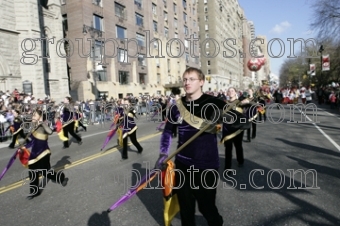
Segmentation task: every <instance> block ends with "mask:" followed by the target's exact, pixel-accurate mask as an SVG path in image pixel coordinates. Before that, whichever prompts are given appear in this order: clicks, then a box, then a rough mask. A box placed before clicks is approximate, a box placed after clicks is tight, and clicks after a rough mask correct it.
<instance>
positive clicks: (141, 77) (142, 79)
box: [139, 73, 146, 84]
mask: <svg viewBox="0 0 340 226" xmlns="http://www.w3.org/2000/svg"><path fill="white" fill-rule="evenodd" d="M145 83H146V74H142V73H139V84H145Z"/></svg>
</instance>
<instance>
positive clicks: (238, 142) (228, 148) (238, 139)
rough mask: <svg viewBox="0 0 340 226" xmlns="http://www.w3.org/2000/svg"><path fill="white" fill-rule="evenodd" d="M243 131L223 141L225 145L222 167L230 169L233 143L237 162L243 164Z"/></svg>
mask: <svg viewBox="0 0 340 226" xmlns="http://www.w3.org/2000/svg"><path fill="white" fill-rule="evenodd" d="M243 134H244V131H242V132H241V133H240V134H238V135H237V136H235V137H234V138H232V139H230V140H227V141H226V142H224V147H225V165H224V169H231V160H232V157H233V156H232V151H233V144H234V146H235V149H236V159H237V162H238V163H239V164H243V162H244V157H243V147H242V140H243Z"/></svg>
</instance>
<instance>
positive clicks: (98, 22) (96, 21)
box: [93, 15, 103, 31]
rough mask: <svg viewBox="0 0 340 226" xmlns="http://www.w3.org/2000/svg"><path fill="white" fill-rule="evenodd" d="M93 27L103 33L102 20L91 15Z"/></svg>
mask: <svg viewBox="0 0 340 226" xmlns="http://www.w3.org/2000/svg"><path fill="white" fill-rule="evenodd" d="M93 25H94V28H95V29H97V30H99V31H103V18H102V17H100V16H97V15H93Z"/></svg>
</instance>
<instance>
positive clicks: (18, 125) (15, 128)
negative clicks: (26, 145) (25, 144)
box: [8, 110, 26, 149]
mask: <svg viewBox="0 0 340 226" xmlns="http://www.w3.org/2000/svg"><path fill="white" fill-rule="evenodd" d="M12 113H13V116H14V120H13V124H12V125H11V127H10V129H11V131H12V142H11V143H10V144H9V146H8V147H9V148H12V149H13V148H14V146H15V143H16V142H17V139H18V136H20V137H22V138H23V139H25V137H26V136H25V133H24V130H23V128H22V127H23V125H22V123H23V121H22V119H21V117H20V112H19V111H18V110H12Z"/></svg>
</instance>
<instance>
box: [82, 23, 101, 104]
mask: <svg viewBox="0 0 340 226" xmlns="http://www.w3.org/2000/svg"><path fill="white" fill-rule="evenodd" d="M87 33H89V34H90V36H91V39H92V52H93V58H92V76H93V81H94V89H95V90H94V95H95V98H94V99H95V100H96V99H97V98H98V89H97V72H96V61H95V55H96V54H95V42H96V38H101V37H102V36H103V32H102V31H101V30H98V29H96V28H94V27H93V23H91V27H90V26H87V25H85V24H84V25H83V34H84V36H85V35H87Z"/></svg>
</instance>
